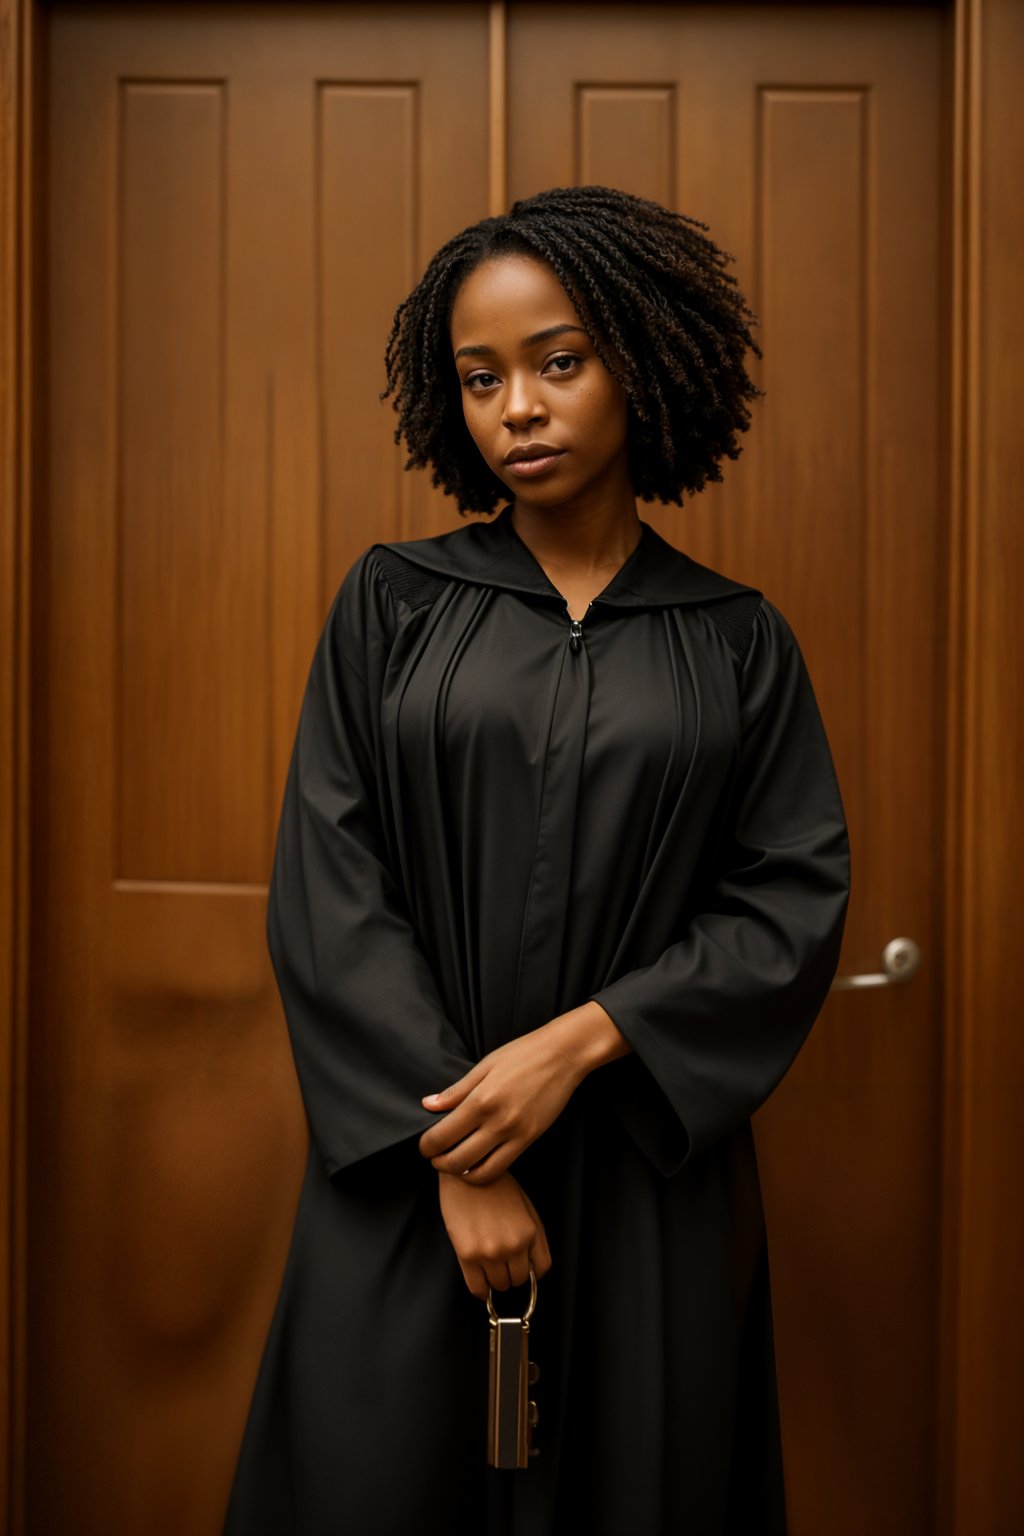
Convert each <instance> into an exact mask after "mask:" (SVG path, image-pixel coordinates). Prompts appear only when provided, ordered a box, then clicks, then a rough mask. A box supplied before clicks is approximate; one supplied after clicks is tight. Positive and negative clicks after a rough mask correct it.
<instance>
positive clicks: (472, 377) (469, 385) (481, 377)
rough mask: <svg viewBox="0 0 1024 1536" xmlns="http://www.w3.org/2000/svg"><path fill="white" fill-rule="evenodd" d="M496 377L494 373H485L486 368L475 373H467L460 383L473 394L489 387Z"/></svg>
mask: <svg viewBox="0 0 1024 1536" xmlns="http://www.w3.org/2000/svg"><path fill="white" fill-rule="evenodd" d="M496 378H497V375H496V374H493V373H487V372H486V370H484V369H480V371H479V372H477V373H471V374H469V375H467V377H466V378H465V379H463V381H462V385H463V388H464V389H469V390H472V391H473V393H474V394H479V393H480V389H489V388H490V386H491V385H492V384H493V383H494V382H495V381H496ZM478 386H479V387H478Z"/></svg>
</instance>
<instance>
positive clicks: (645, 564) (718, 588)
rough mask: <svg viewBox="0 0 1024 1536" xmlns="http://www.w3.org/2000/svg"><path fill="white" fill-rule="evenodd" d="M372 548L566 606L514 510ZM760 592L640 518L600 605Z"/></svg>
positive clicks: (692, 601) (671, 603)
mask: <svg viewBox="0 0 1024 1536" xmlns="http://www.w3.org/2000/svg"><path fill="white" fill-rule="evenodd" d="M374 547H383V548H386V549H392V550H394V551H395V553H396V554H399V555H402V556H404V558H405V559H407V560H411V561H412V562H413V563H414V564H415V565H419V566H422V567H423V568H424V569H425V570H428V571H434V572H435V573H437V574H438V575H441V576H449V577H454V578H456V579H457V580H461V581H469V582H474V583H476V584H478V585H481V586H487V587H501V588H504V589H505V590H506V591H510V592H525V593H529V594H531V595H533V596H538V597H553V598H557V599H558V601H559V602H560V603H564V602H565V598H564V597H563V596H562V594H561V593H560V592H559V591H558V588H557V587H555V586H554V584H553V583H552V582H551V581H550V580H549V579H548V576H547V574H546V572H545V571H544V568H543V566H542V565H541V564H540V562H539V561H538V560H537V558H536V556H535V555H534V554H533V553H532V551H531V550H530V549H529V548H528V546H527V545H526V544H524V543H523V540H522V539H521V538H520V537H519V535H518V533H517V532H516V530H515V528H514V526H513V523H512V507H511V505H508V506H506V507H504V508H503V509H502V511H501V512H499V513H498V515H497V517H495V518H492V519H491V520H490V521H489V522H484V521H480V522H473V523H469V524H468V525H467V526H466V527H464V528H452V529H450V530H449V531H448V532H447V533H439V534H435V535H434V536H433V537H432V538H426V539H404V540H398V541H395V542H393V543H390V544H386V545H383V546H374ZM756 590H757V589H756V588H754V587H748V586H744V585H742V584H741V583H740V582H736V581H732V580H730V579H729V577H727V576H721V575H719V573H718V572H717V571H713V570H711V569H710V568H709V567H708V566H706V565H700V564H699V563H698V562H697V561H696V560H692V559H691V558H690V556H689V555H684V554H683V552H682V550H679V549H676V547H675V545H674V544H670V543H669V542H668V540H667V539H663V538H662V537H661V534H660V533H658V532H657V531H656V529H654V528H652V527H651V525H650V524H649V523H645V522H644V520H643V518H641V519H640V540H639V542H638V544H637V545H636V547H635V549H634V550H633V551H632V553H631V554H630V555H629V556H628V558H627V559H626V561H625V563H624V564H623V565H621V566H620V567H619V569H618V571H617V572H616V573H615V575H614V576H613V577H612V579H611V581H610V582H609V583H608V585H607V586H606V587H604V588H603V590H602V591H601V592H600V593H598V595H597V597H596V598H595V599H594V601H595V603H607V604H609V605H610V606H613V607H616V608H652V607H654V608H663V607H676V606H686V605H697V604H701V603H709V602H720V601H721V600H722V599H724V598H728V597H735V596H736V595H737V594H739V593H741V592H754V591H756Z"/></svg>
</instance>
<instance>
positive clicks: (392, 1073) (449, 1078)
mask: <svg viewBox="0 0 1024 1536" xmlns="http://www.w3.org/2000/svg"><path fill="white" fill-rule="evenodd" d="M396 622H397V619H396V614H395V607H394V604H393V601H392V599H391V597H390V594H389V591H388V588H387V586H386V583H385V581H384V579H383V577H382V576H381V574H380V572H379V570H378V569H377V568H376V565H375V562H374V559H373V556H372V551H367V552H366V553H365V554H364V555H362V556H360V557H359V559H358V560H357V561H356V563H355V564H354V565H353V567H352V568H351V570H350V571H349V573H348V575H347V576H346V577H345V580H344V581H343V582H342V584H341V587H340V588H339V590H338V593H337V595H336V597H335V599H334V602H333V603H332V605H331V608H330V611H329V613H328V615H327V619H326V622H325V624H324V628H323V631H322V634H321V636H320V640H319V642H318V644H317V647H316V650H315V652H314V655H313V660H312V664H311V666H310V671H309V677H308V681H307V685H306V692H305V697H304V699H303V703H302V709H301V714H300V718H299V724H298V730H297V734H296V738H295V745H294V748H293V752H292V757H291V762H290V766H289V769H288V775H287V780H286V784H285V790H284V799H283V804H282V809H281V818H280V822H279V826H278V833H277V842H276V848H275V853H274V862H273V870H272V873H271V879H270V889H269V895H268V903H267V930H266V931H267V944H268V947H269V950H270V957H271V960H272V962H273V967H274V972H275V975H276V978H277V983H278V987H279V989H280V993H281V999H282V1002H283V1005H284V1012H285V1017H286V1020H287V1025H288V1032H289V1036H290V1040H291V1046H292V1051H293V1054H294V1057H295V1063H296V1069H297V1072H298V1077H299V1085H300V1088H301V1092H302V1097H303V1101H304V1105H305V1109H306V1114H307V1118H308V1121H309V1127H310V1134H311V1136H312V1138H313V1140H314V1141H315V1143H316V1146H317V1149H318V1151H319V1154H320V1157H321V1159H322V1161H323V1164H324V1166H325V1168H326V1170H327V1173H328V1175H333V1174H335V1173H337V1172H338V1171H339V1170H341V1169H343V1168H346V1167H348V1166H349V1165H350V1164H353V1163H356V1162H358V1161H359V1160H360V1159H362V1158H365V1157H368V1156H369V1155H370V1154H372V1153H374V1152H376V1151H379V1150H381V1149H383V1148H385V1147H388V1146H392V1145H394V1144H396V1143H398V1142H400V1141H403V1140H405V1139H406V1138H408V1137H410V1136H412V1135H414V1134H418V1133H420V1132H422V1131H424V1130H425V1129H426V1128H427V1127H428V1126H429V1125H435V1124H436V1123H437V1118H438V1117H437V1114H436V1112H432V1111H430V1110H429V1109H426V1108H425V1107H424V1106H423V1105H422V1104H421V1103H420V1102H419V1101H420V1098H421V1097H422V1095H423V1094H426V1093H433V1092H435V1091H436V1090H437V1087H438V1085H440V1084H444V1083H450V1082H455V1081H456V1079H457V1078H460V1077H462V1076H464V1074H465V1073H466V1072H468V1071H469V1070H470V1068H471V1067H472V1066H473V1064H474V1063H473V1059H472V1058H471V1057H470V1056H469V1055H468V1054H467V1052H466V1050H465V1047H464V1045H463V1042H462V1040H461V1037H460V1036H459V1035H458V1033H457V1031H456V1030H455V1028H454V1027H453V1025H452V1024H451V1022H450V1021H449V1019H448V1018H447V1017H446V1013H445V1009H444V1006H443V1004H442V1001H441V997H440V995H439V992H438V988H437V983H436V981H435V978H434V974H433V972H432V970H431V968H430V965H429V963H428V961H427V958H426V956H425V954H424V953H423V951H422V950H421V948H420V947H419V945H418V943H417V938H416V934H415V933H414V931H413V928H412V926H411V923H410V919H409V916H408V911H407V908H406V906H405V903H404V902H403V899H402V896H401V892H400V889H399V887H398V884H397V882H396V880H395V878H394V875H393V869H392V867H391V863H390V861H389V859H388V856H387V850H386V838H385V834H384V818H383V815H382V811H381V792H380V786H381V784H382V783H383V769H382V766H381V763H382V751H381V740H380V723H379V722H380V710H379V704H380V693H381V687H382V682H383V676H384V669H385V666H386V662H387V656H388V652H389V650H390V646H391V642H392V639H393V635H394V631H395V626H396ZM412 1151H413V1152H414V1153H415V1155H416V1156H417V1157H419V1156H420V1155H421V1154H420V1153H419V1150H418V1148H417V1147H415V1146H413V1148H412Z"/></svg>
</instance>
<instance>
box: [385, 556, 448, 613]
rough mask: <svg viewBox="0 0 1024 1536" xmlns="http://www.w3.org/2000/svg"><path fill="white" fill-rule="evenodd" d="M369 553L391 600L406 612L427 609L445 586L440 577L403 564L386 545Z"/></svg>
mask: <svg viewBox="0 0 1024 1536" xmlns="http://www.w3.org/2000/svg"><path fill="white" fill-rule="evenodd" d="M371 553H372V554H373V556H374V557H375V560H376V563H377V568H378V570H379V571H380V574H381V575H382V576H383V578H384V581H385V582H386V583H387V586H388V588H389V589H390V592H391V595H392V597H393V598H394V599H395V601H396V602H400V603H404V604H405V606H406V607H407V608H412V609H416V608H427V607H429V606H430V604H431V603H433V602H434V601H435V600H436V599H437V598H438V597H440V595H441V593H442V592H443V591H444V589H445V587H446V586H448V582H447V580H446V579H445V578H444V577H443V576H437V575H435V574H434V572H433V571H426V570H424V569H423V567H422V566H419V565H415V564H414V563H413V562H412V561H411V560H406V559H405V558H404V557H403V556H402V555H400V554H398V553H397V551H396V550H394V549H393V548H391V547H390V546H388V545H385V544H375V545H374V546H373V549H372V551H371Z"/></svg>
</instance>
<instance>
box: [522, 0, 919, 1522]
mask: <svg viewBox="0 0 1024 1536" xmlns="http://www.w3.org/2000/svg"><path fill="white" fill-rule="evenodd" d="M940 24H941V16H940V13H939V11H938V10H936V9H927V8H902V7H876V6H863V7H861V6H837V7H826V6H802V7H800V8H799V10H795V9H794V8H792V7H778V8H776V7H773V6H763V7H762V6H755V7H749V6H721V5H712V6H686V5H683V6H632V7H630V8H629V9H628V10H627V9H626V8H624V7H617V6H615V7H611V6H609V7H596V8H594V9H592V10H591V11H590V12H589V13H588V16H587V24H586V26H585V27H581V26H580V25H579V12H578V10H577V9H576V8H575V7H573V6H558V5H521V6H515V7H513V8H512V11H511V23H510V33H509V80H510V95H509V144H510V147H511V149H510V162H509V172H510V178H509V180H510V186H509V190H510V193H511V195H512V196H524V195H526V194H528V193H530V192H533V191H536V190H538V189H539V188H541V187H543V186H546V185H552V184H556V183H561V184H564V183H571V182H577V181H597V182H609V183H611V184H614V185H617V186H621V187H624V188H626V189H627V190H629V191H632V192H637V193H640V194H642V195H644V196H648V197H653V198H656V199H658V200H659V201H662V202H666V203H669V204H670V205H672V206H674V207H677V208H680V209H681V210H683V211H684V212H687V213H690V214H694V215H696V216H697V217H699V218H702V219H704V220H706V221H707V222H708V223H709V224H710V226H711V229H710V233H711V235H712V237H713V238H714V239H716V240H717V242H718V243H719V244H720V245H722V246H724V247H725V249H727V250H729V251H731V252H732V253H733V254H734V255H735V256H736V258H737V260H736V264H735V265H734V266H733V267H732V268H731V269H730V270H732V271H733V272H734V273H735V274H736V276H737V278H738V280H739V283H740V285H741V287H742V288H743V290H744V292H745V293H746V294H747V297H748V299H749V302H750V303H751V305H752V307H753V308H754V309H755V311H756V312H757V313H758V315H759V316H760V318H761V320H762V326H761V328H760V330H759V331H757V332H756V335H757V337H758V340H759V342H760V344H761V346H762V348H763V351H764V361H763V364H761V365H759V366H758V367H757V369H756V372H755V377H756V378H757V381H758V382H759V383H760V384H762V385H763V387H764V388H765V389H766V390H767V392H768V393H767V396H766V398H765V399H764V400H762V401H760V402H758V403H757V404H756V405H755V407H754V423H753V426H752V429H751V431H750V433H749V434H748V436H747V438H746V439H745V440H744V451H743V454H742V456H741V458H740V459H739V460H738V461H737V462H735V463H727V464H726V465H725V466H724V479H723V482H722V483H721V485H713V486H710V487H709V488H708V489H707V490H706V491H705V493H704V494H703V495H702V496H701V497H700V498H699V500H697V501H695V502H692V503H690V505H688V506H686V507H684V508H683V509H682V510H681V511H677V510H675V509H673V510H671V511H669V510H663V509H658V508H654V509H652V510H650V511H648V512H646V513H643V509H642V513H643V515H646V516H647V517H648V519H649V520H650V521H652V522H653V523H654V524H655V526H657V527H658V528H660V529H663V530H664V531H665V532H666V535H667V537H669V538H670V539H671V540H672V542H673V543H676V544H678V545H679V546H680V547H682V548H683V549H686V550H687V551H689V552H690V553H691V554H693V555H695V556H696V557H697V558H698V559H701V560H704V561H706V562H707V563H709V564H711V565H714V566H717V567H718V568H720V569H722V570H724V571H726V572H727V573H729V574H730V575H733V576H735V577H738V578H739V579H741V580H744V581H749V582H751V583H753V584H754V585H757V586H759V587H761V588H762V589H763V590H764V591H766V592H767V594H768V595H769V596H770V597H771V598H772V599H773V600H774V601H775V602H777V603H778V604H779V606H780V607H781V608H782V609H783V611H784V612H785V613H786V614H787V615H788V617H789V618H790V620H791V622H792V624H793V626H794V628H795V630H796V633H797V635H798V637H799V638H800V640H801V642H802V645H803V649H804V652H805V655H806V658H807V661H808V664H809V667H810V670H811V675H812V678H813V680H814V683H815V686H816V690H817V693H818V697H819V701H820V704H821V707H822V711H823V714H824V717H825V720H826V724H827V727H828V731H829V736H830V739H831V742H832V747H833V751H834V755H835V758H836V763H837V768H838V772H839V777H840V781H841V787H842V791H843V796H844V801H845V804H846V809H847V812H848V817H849V824H850V834H851V841H852V862H853V895H852V902H851V910H850V919H849V926H848V931H847V936H846V943H845V949H844V959H843V962H842V964H841V971H842V972H843V973H845V974H849V973H854V974H862V973H879V972H880V971H881V964H880V956H881V952H882V950H883V947H884V946H885V945H886V943H887V942H888V941H889V940H891V939H893V938H897V937H903V936H907V937H910V938H912V939H913V940H915V941H916V943H917V944H918V945H919V946H920V949H921V952H922V955H923V964H922V967H921V970H920V972H919V974H918V975H917V976H915V977H914V979H913V980H912V981H911V982H909V983H908V984H906V985H903V986H892V987H888V988H878V989H864V990H859V991H846V992H841V993H837V994H836V995H835V996H834V997H833V998H832V999H830V1001H829V1004H828V1005H827V1007H826V1009H825V1011H824V1013H823V1015H822V1017H821V1019H820V1020H819V1022H818V1024H817V1025H816V1027H815V1029H814V1031H813V1032H812V1036H811V1038H810V1040H809V1042H808V1044H807V1046H806V1047H805V1049H804V1051H803V1052H802V1054H801V1056H800V1057H799V1059H798V1061H797V1063H796V1065H795V1067H794V1069H793V1070H792V1071H791V1072H790V1073H789V1075H788V1076H787V1078H786V1079H785V1080H784V1082H783V1084H782V1085H781V1086H780V1088H779V1090H777V1092H776V1093H775V1094H774V1095H773V1096H772V1098H771V1099H770V1100H769V1101H768V1104H767V1105H766V1106H765V1108H764V1109H763V1110H762V1112H761V1113H760V1114H759V1115H758V1116H757V1117H756V1120H755V1128H756V1134H757V1143H758V1150H759V1157H760V1162H761V1167H762V1182H763V1186H764V1192H765V1203H766V1208H767V1217H768V1241H769V1253H770V1256H771V1265H772V1285H773V1297H774V1308H775V1320H776V1334H777V1345H778V1355H779V1374H780V1394H781V1401H782V1412H783V1437H784V1448H785V1456H786V1472H787V1496H788V1500H789V1504H790V1509H791V1516H792V1531H793V1536H820V1533H822V1532H828V1533H829V1536H864V1533H865V1532H867V1531H870V1532H872V1533H873V1536H916V1533H924V1532H927V1531H930V1530H932V1529H933V1518H934V1509H933V1497H934V1495H933V1480H934V1475H935V1445H936V1441H935V1432H936V1424H935V1411H936V1399H937V1384H938V1373H937V1357H938V1332H937V1328H938V1316H937V1308H938V1286H937V1276H938V1273H939V1208H940V1193H941V1190H940V1170H941V1139H940V1138H941V1124H940V1111H941V1102H942V1100H941V1068H942V1016H941V996H940V991H939V988H940V979H941V974H942V955H941V942H940V935H941V933H942V910H941V905H940V892H941V883H942V870H943V862H942V861H943V810H944V800H943V794H944V783H943V773H942V761H943V750H944V741H943V705H944V671H943V661H944V654H945V653H944V638H943V636H944V626H943V613H944V606H945V596H944V586H943V573H944V571H945V568H946V541H947V511H946V505H945V501H944V487H943V481H942V454H943V450H944V440H943V434H942V432H941V430H940V428H941V415H940V410H941V395H940V388H941V381H942V377H943V351H942V347H943V336H942V332H941V325H940V315H941V313H942V301H943V295H942V293H941V291H940V286H939V282H940V271H941V265H942V264H941V260H940V239H941V223H940V219H941V213H942V191H943V183H942V159H941V155H942V143H943V134H942V115H941V104H942V81H941V51H940V45H941V30H940Z"/></svg>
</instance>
